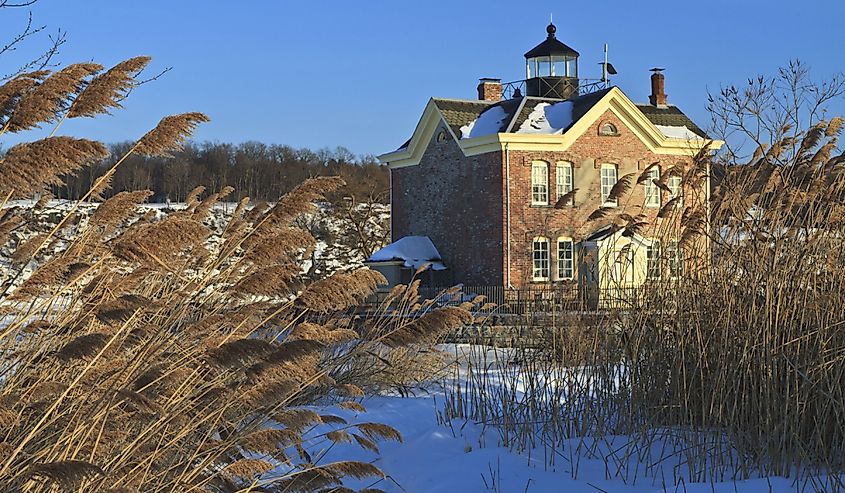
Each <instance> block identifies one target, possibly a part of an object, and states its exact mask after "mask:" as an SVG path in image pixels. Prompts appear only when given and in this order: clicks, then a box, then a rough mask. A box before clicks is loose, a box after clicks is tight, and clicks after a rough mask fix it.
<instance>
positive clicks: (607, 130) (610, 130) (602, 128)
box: [599, 122, 619, 137]
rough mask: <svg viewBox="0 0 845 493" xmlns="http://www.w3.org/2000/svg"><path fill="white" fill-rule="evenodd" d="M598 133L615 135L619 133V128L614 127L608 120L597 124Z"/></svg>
mask: <svg viewBox="0 0 845 493" xmlns="http://www.w3.org/2000/svg"><path fill="white" fill-rule="evenodd" d="M599 135H601V136H604V137H615V136H617V135H619V129H618V128H616V125H614V124H612V123H610V122H604V123H602V124H601V125H599Z"/></svg>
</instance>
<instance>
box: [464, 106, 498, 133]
mask: <svg viewBox="0 0 845 493" xmlns="http://www.w3.org/2000/svg"><path fill="white" fill-rule="evenodd" d="M509 118H510V115H508V114H507V113H506V112H505V109H504V108H502V107H501V106H492V107H490V108H489V109H487V110H485V111H484V112H483V113H481V114H480V115H478V118H476V119H475V120H473V121H471V122H469V123H467V124H466V125H464V126H463V127H461V138H462V139H472V138H475V137H481V136H482V135H490V134H495V133H499V129H501V128H502V124H503V123H505V120H507V119H509Z"/></svg>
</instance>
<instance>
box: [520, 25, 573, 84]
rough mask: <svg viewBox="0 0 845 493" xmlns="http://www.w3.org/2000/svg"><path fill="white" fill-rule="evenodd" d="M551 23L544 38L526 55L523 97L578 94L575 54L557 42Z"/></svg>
mask: <svg viewBox="0 0 845 493" xmlns="http://www.w3.org/2000/svg"><path fill="white" fill-rule="evenodd" d="M556 32H557V28H556V27H555V25H554V24H549V25H548V27H546V33H547V36H546V39H545V41H543V42H542V43H540V44H538V45H537V46H535V47H534V48H532V49H531V50H530V51H529V52H527V53H526V54H525V79H526V81H525V90H526V95H528V96H536V97H542V98H555V99H569V98H571V97H574V96H577V95H578V52H577V51H575V50H573V49H572V48H570V47H569V46H566V45H565V44H563V43H561V42H560V41H558V39H557V38H556V37H555V33H556Z"/></svg>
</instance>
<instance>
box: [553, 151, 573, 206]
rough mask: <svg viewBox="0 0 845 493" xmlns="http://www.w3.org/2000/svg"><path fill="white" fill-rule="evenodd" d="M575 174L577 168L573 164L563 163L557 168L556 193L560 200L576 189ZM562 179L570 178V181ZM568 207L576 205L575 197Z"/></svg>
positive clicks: (558, 164)
mask: <svg viewBox="0 0 845 493" xmlns="http://www.w3.org/2000/svg"><path fill="white" fill-rule="evenodd" d="M574 173H575V168H574V167H573V166H572V163H570V162H568V161H561V162H559V163H557V168H556V169H555V181H556V182H557V183H556V184H557V187H556V192H557V198H558V200H560V198H561V197H563V196H564V195H566V194H567V193H569V192H571V191H572V190H573V189H574V187H575V176H574ZM561 178H568V180H562V179H561ZM567 205H575V197H572V200H571V201H570V203H569V204H567Z"/></svg>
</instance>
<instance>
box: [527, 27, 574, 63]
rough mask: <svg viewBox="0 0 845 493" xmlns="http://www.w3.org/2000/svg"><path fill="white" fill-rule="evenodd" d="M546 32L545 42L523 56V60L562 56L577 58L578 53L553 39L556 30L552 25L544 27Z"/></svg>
mask: <svg viewBox="0 0 845 493" xmlns="http://www.w3.org/2000/svg"><path fill="white" fill-rule="evenodd" d="M546 32H547V33H548V34H549V35H548V36H547V37H546V40H545V41H543V42H542V43H540V44H538V45H537V46H535V47H534V48H532V49H531V51H529V52H528V53H526V54H525V58H536V57H549V56H563V57H571V58H575V57H578V52H577V51H575V50H573V49H572V48H570V47H568V46H566V45H565V44H563V43H561V42H560V41H558V40H557V38H556V37H555V32H557V28H556V27H555V25H554V24H549V25H548V27H546Z"/></svg>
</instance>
